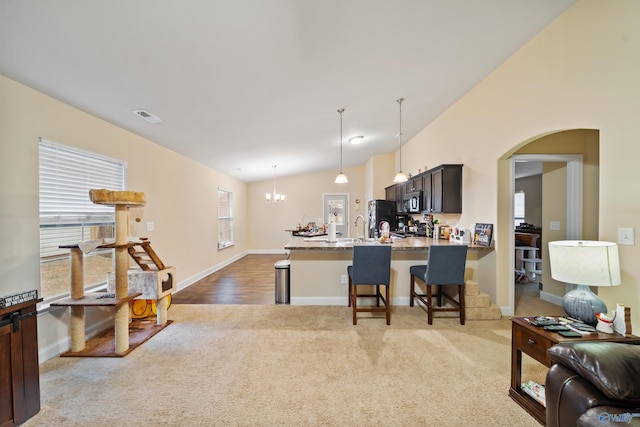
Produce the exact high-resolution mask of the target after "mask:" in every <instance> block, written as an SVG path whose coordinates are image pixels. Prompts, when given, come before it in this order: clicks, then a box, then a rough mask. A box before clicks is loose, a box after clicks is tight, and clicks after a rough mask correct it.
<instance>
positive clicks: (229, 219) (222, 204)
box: [218, 189, 234, 249]
mask: <svg viewBox="0 0 640 427" xmlns="http://www.w3.org/2000/svg"><path fill="white" fill-rule="evenodd" d="M233 244H234V242H233V194H232V193H231V192H230V191H226V190H221V189H218V249H222V248H226V247H228V246H232V245H233Z"/></svg>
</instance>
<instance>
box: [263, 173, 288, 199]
mask: <svg viewBox="0 0 640 427" xmlns="http://www.w3.org/2000/svg"><path fill="white" fill-rule="evenodd" d="M271 167H272V168H273V193H267V194H266V195H265V197H266V198H267V202H269V203H279V202H284V194H280V193H278V192H276V167H277V165H273V166H271Z"/></svg>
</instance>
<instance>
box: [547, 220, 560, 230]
mask: <svg viewBox="0 0 640 427" xmlns="http://www.w3.org/2000/svg"><path fill="white" fill-rule="evenodd" d="M549 229H551V230H553V231H560V221H551V223H550V224H549Z"/></svg>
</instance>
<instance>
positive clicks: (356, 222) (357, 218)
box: [354, 215, 365, 239]
mask: <svg viewBox="0 0 640 427" xmlns="http://www.w3.org/2000/svg"><path fill="white" fill-rule="evenodd" d="M359 219H361V220H362V237H360V236H358V230H356V238H358V239H360V238H363V239H364V233H365V230H364V227H365V225H364V217H363V216H362V215H358V216H357V217H356V220H355V221H354V225H355V226H356V227H358V220H359Z"/></svg>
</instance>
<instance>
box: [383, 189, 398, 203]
mask: <svg viewBox="0 0 640 427" xmlns="http://www.w3.org/2000/svg"><path fill="white" fill-rule="evenodd" d="M384 199H385V200H390V201H392V202H395V201H396V186H395V185H390V186H388V187H386V188H385V189H384Z"/></svg>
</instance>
